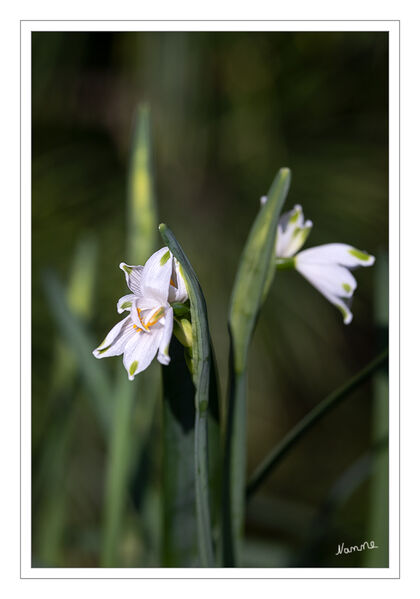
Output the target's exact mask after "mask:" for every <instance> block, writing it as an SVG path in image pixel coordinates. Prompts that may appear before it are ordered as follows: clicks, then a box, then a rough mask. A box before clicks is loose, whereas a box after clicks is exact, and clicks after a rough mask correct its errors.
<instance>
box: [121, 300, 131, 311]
mask: <svg viewBox="0 0 420 599" xmlns="http://www.w3.org/2000/svg"><path fill="white" fill-rule="evenodd" d="M132 305H133V304H132V303H131V302H124V303H123V304H122V305H121V306H120V307H121V309H122V310H125V309H126V308H131V306H132Z"/></svg>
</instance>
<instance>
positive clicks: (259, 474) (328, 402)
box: [246, 348, 388, 499]
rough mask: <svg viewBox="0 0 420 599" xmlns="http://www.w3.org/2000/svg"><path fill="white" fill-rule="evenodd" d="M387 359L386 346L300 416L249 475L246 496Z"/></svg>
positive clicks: (249, 495)
mask: <svg viewBox="0 0 420 599" xmlns="http://www.w3.org/2000/svg"><path fill="white" fill-rule="evenodd" d="M387 359H388V348H387V349H385V350H384V351H383V352H382V353H381V354H379V355H378V356H377V357H376V358H375V359H374V360H372V362H370V363H369V364H368V365H367V366H366V367H365V368H363V369H362V370H361V371H360V372H358V373H357V374H356V375H355V376H354V377H353V378H351V379H350V380H349V381H348V382H347V383H345V384H344V385H343V386H342V387H340V388H339V389H337V390H336V391H333V392H332V393H331V394H330V395H328V396H327V397H326V398H325V399H323V400H322V401H321V402H320V403H319V404H318V405H317V406H315V408H314V409H313V410H311V411H310V412H309V413H308V414H307V415H306V416H304V417H303V418H302V420H301V421H300V422H298V424H297V425H296V426H295V427H293V428H292V430H291V431H289V432H288V433H287V435H286V436H285V437H284V439H283V440H282V441H280V443H279V444H278V445H277V446H276V447H275V448H274V449H273V450H272V452H271V453H270V454H269V455H268V456H267V457H266V458H265V459H264V460H263V461H262V463H261V464H260V465H259V466H258V467H257V468H256V470H255V472H254V474H253V475H252V476H251V478H250V480H249V483H248V485H247V489H246V496H247V498H248V499H249V498H250V497H251V496H252V495H253V494H254V493H255V491H256V490H257V489H258V488H259V487H260V485H261V484H262V483H263V482H264V481H265V479H266V478H267V477H268V476H269V474H271V472H272V471H273V470H274V468H275V467H276V466H277V465H278V463H279V462H280V460H281V459H282V458H283V457H284V456H285V455H286V454H287V453H288V452H289V451H290V449H292V447H294V445H295V444H296V443H297V442H298V441H299V439H300V438H301V437H302V436H303V435H304V434H305V433H306V432H307V431H309V430H310V429H311V428H312V427H313V426H314V424H316V423H317V422H318V420H320V419H321V418H323V417H324V416H325V414H327V413H328V412H330V411H331V410H332V409H333V408H335V407H336V406H337V405H338V404H339V403H340V402H341V401H342V400H343V399H344V398H346V397H347V396H348V395H349V394H350V393H351V392H352V391H354V389H356V388H357V387H359V386H360V385H361V384H363V383H364V382H365V381H366V380H368V379H369V378H370V377H371V376H372V374H373V373H374V372H375V371H376V370H378V369H379V368H380V367H381V366H382V365H383V364H385V362H386V361H387Z"/></svg>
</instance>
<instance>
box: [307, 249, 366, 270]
mask: <svg viewBox="0 0 420 599" xmlns="http://www.w3.org/2000/svg"><path fill="white" fill-rule="evenodd" d="M299 260H300V262H302V263H303V262H305V263H306V264H342V265H343V266H348V267H355V266H371V265H372V264H373V263H374V262H375V258H374V256H371V255H370V254H367V253H366V252H362V251H361V250H358V249H356V248H354V247H353V246H351V245H347V244H346V243H327V244H325V245H320V246H318V247H314V248H310V249H309V250H303V251H302V252H300V254H299Z"/></svg>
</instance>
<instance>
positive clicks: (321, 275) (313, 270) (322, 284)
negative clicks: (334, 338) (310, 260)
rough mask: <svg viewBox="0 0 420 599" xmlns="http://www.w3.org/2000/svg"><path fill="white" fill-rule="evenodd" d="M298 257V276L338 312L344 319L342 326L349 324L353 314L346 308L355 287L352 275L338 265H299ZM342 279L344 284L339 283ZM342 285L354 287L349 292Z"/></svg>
mask: <svg viewBox="0 0 420 599" xmlns="http://www.w3.org/2000/svg"><path fill="white" fill-rule="evenodd" d="M299 257H300V254H299V255H298V256H297V260H296V270H298V271H299V272H300V274H301V275H302V276H303V277H305V279H306V280H307V281H309V283H311V285H313V286H314V287H315V289H317V290H318V291H319V292H320V293H322V295H323V296H324V297H325V298H326V299H327V300H328V301H329V302H331V303H332V304H333V305H334V306H335V307H336V308H338V309H339V310H340V312H341V313H342V315H343V318H344V324H349V323H350V322H351V321H352V319H353V314H352V313H351V311H350V308H349V306H348V301H349V298H350V297H351V296H352V295H353V291H354V289H355V288H356V285H357V284H356V280H355V279H354V277H353V275H352V274H351V273H350V272H349V271H348V270H347V269H346V268H343V267H342V266H338V265H331V266H330V265H327V266H319V265H317V264H311V265H308V264H303V265H302V264H299ZM344 273H346V274H344ZM344 278H345V279H346V280H345V282H344V283H341V281H342V280H343V279H344ZM343 285H349V286H353V285H354V286H353V287H352V289H351V290H350V291H349V288H346V287H343ZM343 298H345V299H343Z"/></svg>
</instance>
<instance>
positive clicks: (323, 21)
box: [20, 19, 400, 23]
mask: <svg viewBox="0 0 420 599" xmlns="http://www.w3.org/2000/svg"><path fill="white" fill-rule="evenodd" d="M20 22H21V23H400V19H20Z"/></svg>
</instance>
